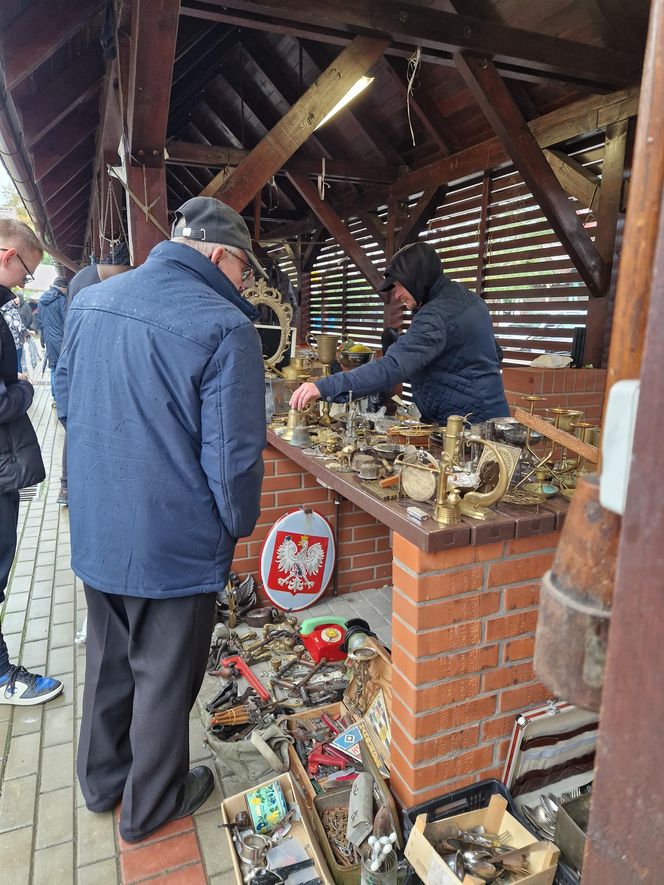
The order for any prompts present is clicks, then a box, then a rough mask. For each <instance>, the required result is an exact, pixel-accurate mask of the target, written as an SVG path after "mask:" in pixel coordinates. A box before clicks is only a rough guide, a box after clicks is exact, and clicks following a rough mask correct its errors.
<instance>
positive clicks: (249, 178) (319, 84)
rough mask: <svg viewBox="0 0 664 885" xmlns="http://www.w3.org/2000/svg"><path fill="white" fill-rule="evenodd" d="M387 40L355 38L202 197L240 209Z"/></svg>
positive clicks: (366, 68)
mask: <svg viewBox="0 0 664 885" xmlns="http://www.w3.org/2000/svg"><path fill="white" fill-rule="evenodd" d="M386 46H387V41H385V40H377V39H374V38H371V37H356V38H355V40H353V42H352V43H351V44H350V46H348V47H346V49H344V50H343V51H342V52H341V54H340V55H339V57H338V58H337V59H335V61H334V62H332V64H331V65H330V67H329V68H328V69H327V70H326V71H325V72H324V73H323V74H322V75H321V76H320V77H319V78H318V79H317V80H316V82H315V83H313V84H312V86H310V87H309V89H308V90H307V91H306V92H305V94H304V95H303V96H302V98H300V99H299V100H298V101H297V102H296V103H295V104H294V105H293V107H292V108H291V109H290V111H288V113H287V114H286V115H285V116H284V117H282V119H281V120H280V121H279V122H278V123H277V124H276V126H275V127H274V128H273V129H272V130H271V131H270V132H269V133H268V134H267V135H266V136H265V138H264V139H263V140H262V141H261V142H260V143H259V144H258V145H257V146H256V147H255V148H254V149H253V151H252V152H251V154H250V155H249V156H248V157H247V158H246V160H244V161H243V162H242V163H241V164H240V165H239V166H238V167H237V169H236V170H235V171H234V172H233V173H231V175H230V176H229V177H228V178H227V179H226V178H225V176H224V175H223V173H221V174H220V175H217V176H215V178H214V179H213V180H212V181H211V182H210V184H209V185H208V187H206V188H205V189H204V191H203V196H215V197H218V198H219V199H223V200H224V201H225V202H226V203H228V204H229V205H231V206H233V208H234V209H237V210H238V211H241V210H242V209H244V208H245V206H247V205H248V203H250V202H251V200H252V199H253V198H254V196H255V195H256V194H257V193H258V191H259V190H260V189H261V188H262V187H263V185H264V184H265V183H266V182H267V181H268V180H269V179H270V178H271V177H272V176H273V175H274V174H275V172H276V171H277V170H278V169H280V168H281V166H282V165H283V164H284V163H285V161H286V160H288V159H289V158H290V157H292V155H293V154H294V153H295V151H296V150H297V149H298V148H299V147H301V145H303V144H304V142H305V141H306V140H307V138H308V137H309V135H310V134H311V133H312V132H313V131H314V129H315V128H316V125H317V124H318V123H319V122H320V120H322V119H323V117H324V116H325V114H327V113H328V112H329V111H330V110H331V109H332V108H333V107H334V105H335V104H336V103H337V102H338V101H339V100H340V99H341V98H342V97H343V96H344V95H345V94H346V92H347V91H348V90H349V89H350V87H351V86H352V85H353V84H354V83H355V82H356V81H357V80H358V78H359V77H361V76H362V75H363V74H364V73H366V71H367V70H368V69H369V68H370V67H371V65H372V64H373V63H374V62H375V61H376V59H377V58H379V57H380V55H381V54H382V52H383V50H384V49H385V47H386Z"/></svg>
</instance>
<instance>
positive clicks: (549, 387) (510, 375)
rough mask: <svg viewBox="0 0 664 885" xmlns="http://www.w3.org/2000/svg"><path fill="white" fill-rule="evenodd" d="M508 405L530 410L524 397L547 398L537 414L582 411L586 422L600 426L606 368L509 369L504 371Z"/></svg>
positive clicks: (539, 406) (539, 404)
mask: <svg viewBox="0 0 664 885" xmlns="http://www.w3.org/2000/svg"><path fill="white" fill-rule="evenodd" d="M503 385H504V387H505V396H506V397H507V402H508V403H509V405H510V406H511V407H512V408H514V406H520V407H521V408H522V409H524V408H525V409H528V407H529V404H528V403H527V402H526V401H525V400H524V396H532V395H537V396H545V397H546V402H543V403H537V406H538V408H536V409H535V411H536V412H538V413H539V414H542V415H546V411H545V410H546V409H547V408H549V409H552V408H563V409H580V410H581V411H582V412H583V414H584V420H585V421H591V422H594V423H599V421H600V419H601V417H602V408H603V405H604V388H605V385H606V369H540V368H536V367H531V366H528V367H524V368H521V367H517V366H507V367H505V368H504V369H503Z"/></svg>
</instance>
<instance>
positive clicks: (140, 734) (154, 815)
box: [76, 585, 216, 841]
mask: <svg viewBox="0 0 664 885" xmlns="http://www.w3.org/2000/svg"><path fill="white" fill-rule="evenodd" d="M85 598H86V600H87V604H88V635H87V643H86V670H85V689H84V692H83V718H82V721H81V734H80V739H79V745H78V758H77V761H76V769H77V773H78V779H79V783H80V785H81V790H82V792H83V796H84V797H85V802H86V805H87V807H88V808H89V809H90V810H91V811H97V812H99V811H106V810H109V809H111V808H113V807H114V806H115V805H116V803H117V802H118V801H120V800H121V801H122V811H121V814H120V834H121V835H122V837H123V838H125V839H127V840H130V841H135V840H137V839H142V838H144V837H145V836H147V835H149V834H150V833H151V832H153V831H154V830H155V829H157V828H158V827H160V826H161V825H162V824H163V823H165V822H166V821H167V820H168V819H169V818H170V817H171V816H172V815H173V813H174V812H175V810H176V808H177V806H178V801H179V798H180V797H179V795H178V794H179V793H180V790H181V787H182V786H183V783H184V779H185V776H186V774H187V772H188V771H189V711H190V710H191V708H192V706H193V705H194V701H195V700H196V696H197V695H198V692H199V689H200V687H201V683H202V681H203V676H204V675H205V666H206V663H207V657H208V651H209V647H210V636H211V632H212V628H213V625H214V611H215V600H216V597H215V594H214V593H201V594H197V595H195V596H182V597H179V598H177V599H139V598H138V597H133V596H119V595H116V594H110V593H102V592H100V591H98V590H95V589H93V588H92V587H88V586H87V585H85Z"/></svg>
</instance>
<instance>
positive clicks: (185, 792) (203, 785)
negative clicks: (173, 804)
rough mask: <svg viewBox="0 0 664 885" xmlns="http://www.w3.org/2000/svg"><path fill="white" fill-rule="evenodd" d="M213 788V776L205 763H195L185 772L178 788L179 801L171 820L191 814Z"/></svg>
mask: <svg viewBox="0 0 664 885" xmlns="http://www.w3.org/2000/svg"><path fill="white" fill-rule="evenodd" d="M213 790H214V777H213V776H212V772H211V771H210V769H209V768H208V767H207V765H197V766H196V768H192V769H191V771H189V772H188V773H187V776H186V777H185V779H184V785H183V786H182V788H181V790H180V801H179V804H178V807H177V808H176V809H175V814H174V815H173V816H172V817H171V820H178V819H179V818H181V817H186V816H187V815H188V814H193V813H194V811H196V809H197V808H200V807H201V805H202V804H203V803H204V802H205V801H206V800H207V799H208V797H209V796H210V793H211V792H212V791H213Z"/></svg>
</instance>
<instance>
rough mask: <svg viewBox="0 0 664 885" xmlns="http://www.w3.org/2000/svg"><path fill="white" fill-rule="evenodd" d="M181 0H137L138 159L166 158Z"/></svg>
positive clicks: (130, 118)
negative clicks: (167, 130) (165, 146)
mask: <svg viewBox="0 0 664 885" xmlns="http://www.w3.org/2000/svg"><path fill="white" fill-rule="evenodd" d="M179 12H180V0H135V3H134V8H133V12H132V20H131V40H130V59H129V95H128V97H127V134H128V151H129V154H130V155H131V156H132V157H134V158H135V159H136V162H138V163H142V164H143V165H149V166H161V165H163V162H164V145H165V144H166V126H167V123H168V103H169V96H170V92H171V78H172V76H173V60H174V58H175V44H176V41H177V33H178V21H179Z"/></svg>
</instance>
